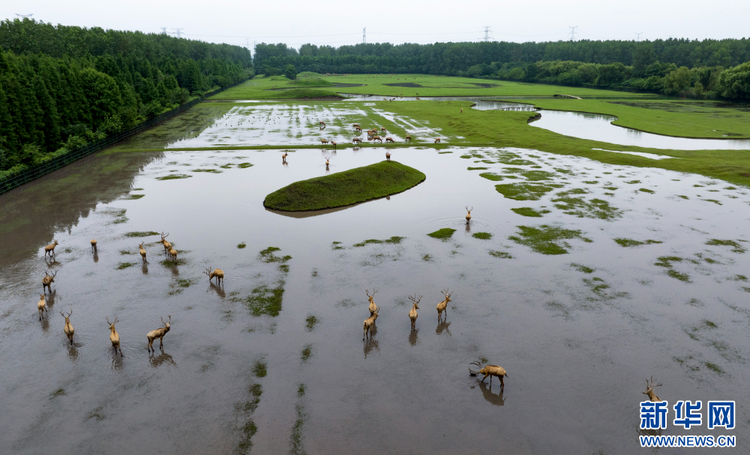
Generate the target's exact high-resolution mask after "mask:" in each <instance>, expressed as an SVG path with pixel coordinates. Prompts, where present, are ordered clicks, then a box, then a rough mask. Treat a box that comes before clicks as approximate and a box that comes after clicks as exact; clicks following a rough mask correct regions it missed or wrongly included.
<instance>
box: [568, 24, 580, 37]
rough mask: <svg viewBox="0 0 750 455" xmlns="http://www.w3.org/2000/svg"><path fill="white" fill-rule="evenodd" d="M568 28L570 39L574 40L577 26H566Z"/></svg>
mask: <svg viewBox="0 0 750 455" xmlns="http://www.w3.org/2000/svg"><path fill="white" fill-rule="evenodd" d="M568 28H570V40H571V41H575V40H576V29H577V28H578V26H577V25H575V26H568Z"/></svg>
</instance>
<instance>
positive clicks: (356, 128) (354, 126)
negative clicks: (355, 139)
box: [352, 123, 362, 131]
mask: <svg viewBox="0 0 750 455" xmlns="http://www.w3.org/2000/svg"><path fill="white" fill-rule="evenodd" d="M352 127H353V128H354V129H355V130H360V131H361V130H362V128H360V127H359V123H355V124H354V125H352Z"/></svg>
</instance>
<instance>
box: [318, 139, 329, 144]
mask: <svg viewBox="0 0 750 455" xmlns="http://www.w3.org/2000/svg"><path fill="white" fill-rule="evenodd" d="M320 143H321V144H327V143H328V140H327V139H321V140H320Z"/></svg>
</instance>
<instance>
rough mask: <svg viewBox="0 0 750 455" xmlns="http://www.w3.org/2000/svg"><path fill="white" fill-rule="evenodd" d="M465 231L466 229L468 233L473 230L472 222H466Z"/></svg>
mask: <svg viewBox="0 0 750 455" xmlns="http://www.w3.org/2000/svg"><path fill="white" fill-rule="evenodd" d="M465 231H466V233H467V234H468V233H469V232H471V223H466V228H465Z"/></svg>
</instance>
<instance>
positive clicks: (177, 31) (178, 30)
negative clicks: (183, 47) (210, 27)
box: [172, 28, 185, 38]
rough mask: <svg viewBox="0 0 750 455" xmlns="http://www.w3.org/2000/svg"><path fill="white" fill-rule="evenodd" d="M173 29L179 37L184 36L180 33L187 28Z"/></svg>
mask: <svg viewBox="0 0 750 455" xmlns="http://www.w3.org/2000/svg"><path fill="white" fill-rule="evenodd" d="M172 30H174V32H173V33H174V34H175V36H176V37H177V38H182V35H180V32H181V31H183V30H185V28H173V29H172Z"/></svg>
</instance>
